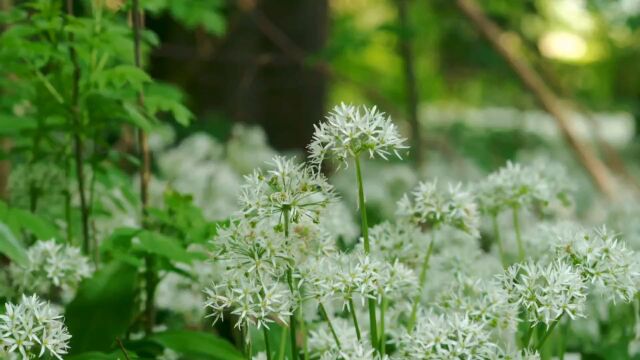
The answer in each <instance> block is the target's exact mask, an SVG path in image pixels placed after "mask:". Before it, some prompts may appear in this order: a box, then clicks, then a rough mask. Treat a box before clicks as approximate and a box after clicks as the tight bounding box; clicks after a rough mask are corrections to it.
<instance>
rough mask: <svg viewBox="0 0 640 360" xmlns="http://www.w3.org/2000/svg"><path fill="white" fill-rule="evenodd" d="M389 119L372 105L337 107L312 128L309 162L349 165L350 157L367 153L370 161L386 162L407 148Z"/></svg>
mask: <svg viewBox="0 0 640 360" xmlns="http://www.w3.org/2000/svg"><path fill="white" fill-rule="evenodd" d="M404 142H405V139H404V138H402V137H401V136H400V134H399V133H398V130H397V128H396V126H395V125H394V124H393V122H391V118H390V117H389V116H387V115H386V114H384V113H382V112H380V111H378V109H377V108H376V107H375V106H374V107H372V108H368V107H366V106H359V107H358V106H354V105H347V104H344V103H342V104H340V105H338V106H336V107H334V108H333V110H332V111H331V112H330V113H329V115H328V116H327V117H326V121H324V122H321V123H320V125H316V126H315V133H314V134H313V140H312V142H311V144H309V152H310V157H311V161H312V163H313V164H315V165H320V164H321V163H322V161H323V160H324V159H325V158H333V159H336V160H338V161H340V162H341V163H344V165H345V166H346V165H348V163H347V161H348V159H349V158H356V157H359V156H360V154H362V153H368V154H369V157H370V158H374V157H381V158H383V159H387V158H388V157H389V156H390V155H392V154H394V155H396V156H397V157H399V158H400V157H401V156H400V153H399V151H401V150H403V149H406V148H407V146H406V145H404Z"/></svg>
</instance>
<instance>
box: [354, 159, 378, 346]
mask: <svg viewBox="0 0 640 360" xmlns="http://www.w3.org/2000/svg"><path fill="white" fill-rule="evenodd" d="M355 163H356V179H357V182H358V207H359V208H360V217H361V227H362V239H363V242H364V252H365V254H367V255H368V254H369V252H370V251H371V247H370V245H369V225H368V223H367V207H366V205H365V197H364V186H363V182H362V169H361V168H360V157H359V156H356V157H355ZM367 303H368V305H369V332H370V334H369V335H370V336H371V345H372V346H373V347H374V348H375V347H376V341H377V340H378V325H377V323H376V301H375V299H373V298H369V299H367Z"/></svg>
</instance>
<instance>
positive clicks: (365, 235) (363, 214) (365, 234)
mask: <svg viewBox="0 0 640 360" xmlns="http://www.w3.org/2000/svg"><path fill="white" fill-rule="evenodd" d="M355 160H356V179H357V181H358V207H359V208H360V219H361V227H362V239H363V241H364V253H365V254H367V255H369V252H370V251H371V248H370V246H369V225H368V224H367V207H366V205H365V198H364V186H363V183H362V171H361V169H360V157H359V156H356V157H355Z"/></svg>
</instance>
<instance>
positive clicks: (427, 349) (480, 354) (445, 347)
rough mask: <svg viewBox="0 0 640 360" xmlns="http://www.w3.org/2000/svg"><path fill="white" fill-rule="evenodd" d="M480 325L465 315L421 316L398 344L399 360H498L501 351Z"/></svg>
mask: <svg viewBox="0 0 640 360" xmlns="http://www.w3.org/2000/svg"><path fill="white" fill-rule="evenodd" d="M489 335H490V333H489V331H487V330H486V329H485V328H484V326H483V325H482V324H481V323H478V322H475V321H473V320H472V319H470V318H469V317H468V316H466V315H465V314H462V315H460V314H455V313H454V314H452V315H433V314H424V315H422V316H420V318H419V319H418V321H417V322H416V327H415V329H414V331H413V332H412V333H405V334H404V336H402V338H401V339H400V343H399V344H398V354H397V355H396V356H397V358H398V359H407V360H409V359H412V360H415V359H429V360H439V359H468V360H471V359H478V360H484V359H486V360H492V359H496V358H498V355H499V354H500V348H499V347H498V345H496V344H495V343H494V342H492V341H491V339H490V336H489Z"/></svg>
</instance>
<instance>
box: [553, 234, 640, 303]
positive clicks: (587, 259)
mask: <svg viewBox="0 0 640 360" xmlns="http://www.w3.org/2000/svg"><path fill="white" fill-rule="evenodd" d="M556 252H557V254H558V256H559V257H560V258H561V259H563V260H565V261H566V262H568V263H570V264H573V265H574V266H575V267H576V268H577V269H578V271H579V272H580V274H581V275H582V277H583V278H584V279H585V281H586V282H588V283H590V284H592V285H593V287H594V288H595V290H596V291H597V292H599V293H601V294H602V295H604V296H606V297H607V298H608V299H610V300H612V301H616V300H617V299H620V300H622V301H625V302H630V301H632V300H633V297H634V296H635V294H636V293H637V291H638V284H639V283H640V272H639V270H640V268H639V265H640V260H638V259H639V257H638V255H637V254H636V253H635V252H634V251H633V250H631V249H627V247H626V246H625V244H624V243H623V242H620V241H618V239H617V238H616V236H615V235H614V234H613V233H611V232H609V231H607V228H606V227H604V226H603V227H601V228H596V229H594V230H591V231H585V230H582V229H578V230H576V231H575V232H573V233H566V232H565V233H564V234H561V236H559V238H558V243H557V244H556Z"/></svg>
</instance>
